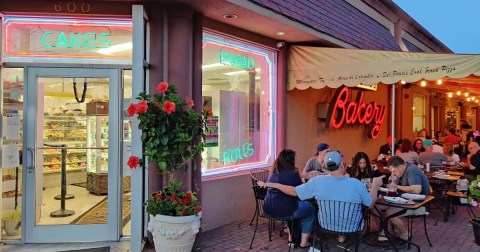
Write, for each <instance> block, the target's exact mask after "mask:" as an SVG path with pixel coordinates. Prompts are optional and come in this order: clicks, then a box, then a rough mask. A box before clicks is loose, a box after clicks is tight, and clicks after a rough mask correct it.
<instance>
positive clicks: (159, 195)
mask: <svg viewBox="0 0 480 252" xmlns="http://www.w3.org/2000/svg"><path fill="white" fill-rule="evenodd" d="M157 199H159V200H161V199H163V194H162V193H161V192H159V193H158V194H157Z"/></svg>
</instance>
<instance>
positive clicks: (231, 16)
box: [223, 14, 238, 19]
mask: <svg viewBox="0 0 480 252" xmlns="http://www.w3.org/2000/svg"><path fill="white" fill-rule="evenodd" d="M237 17H238V16H237V14H225V15H223V18H226V19H234V18H237Z"/></svg>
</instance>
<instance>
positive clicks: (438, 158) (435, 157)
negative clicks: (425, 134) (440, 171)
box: [418, 139, 453, 166]
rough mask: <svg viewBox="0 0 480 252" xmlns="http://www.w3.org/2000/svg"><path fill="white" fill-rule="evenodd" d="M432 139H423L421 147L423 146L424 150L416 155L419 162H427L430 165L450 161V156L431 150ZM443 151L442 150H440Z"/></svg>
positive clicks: (451, 159)
mask: <svg viewBox="0 0 480 252" xmlns="http://www.w3.org/2000/svg"><path fill="white" fill-rule="evenodd" d="M432 145H433V144H432V141H431V140H428V139H427V140H425V141H424V142H423V148H425V151H424V152H422V153H420V155H418V157H419V158H420V163H421V164H427V163H429V164H430V165H439V166H440V165H443V162H447V161H448V162H452V161H453V158H452V157H447V156H446V155H445V154H443V153H439V152H434V151H433V146H432ZM442 152H443V151H442Z"/></svg>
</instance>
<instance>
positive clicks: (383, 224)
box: [369, 196, 435, 252]
mask: <svg viewBox="0 0 480 252" xmlns="http://www.w3.org/2000/svg"><path fill="white" fill-rule="evenodd" d="M434 198H435V197H433V196H427V197H425V199H424V200H423V201H421V202H414V204H395V203H391V202H388V201H386V200H385V199H384V198H383V197H382V196H381V197H379V198H378V199H377V201H376V202H375V206H374V208H375V210H376V211H377V213H378V217H379V219H380V229H379V231H378V232H376V235H377V236H378V234H379V233H380V232H381V231H382V230H383V232H384V234H385V237H386V238H387V239H388V242H389V243H390V245H391V246H392V247H393V248H394V249H395V251H397V252H398V249H397V247H395V244H394V241H393V239H392V238H396V239H399V240H402V241H405V242H407V243H409V244H410V245H413V246H415V247H416V248H417V249H418V251H419V252H420V247H419V246H418V245H417V244H415V243H413V242H411V241H410V240H411V239H410V236H411V235H412V234H409V237H408V238H409V239H408V240H404V239H402V238H400V237H398V236H395V235H394V234H391V233H389V232H388V221H389V220H390V219H391V218H394V217H397V216H401V215H403V214H405V213H406V212H407V210H416V209H418V208H420V207H423V206H425V204H427V203H428V202H430V201H432V200H433V199H434ZM379 205H382V206H388V207H396V208H399V209H401V210H400V211H398V212H396V213H394V214H392V215H389V216H383V214H382V211H381V210H380V209H378V207H377V206H379ZM369 236H370V235H369ZM370 245H372V244H370Z"/></svg>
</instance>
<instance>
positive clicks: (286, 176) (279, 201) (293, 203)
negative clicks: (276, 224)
mask: <svg viewBox="0 0 480 252" xmlns="http://www.w3.org/2000/svg"><path fill="white" fill-rule="evenodd" d="M267 182H270V183H279V184H282V185H289V186H297V185H300V184H302V179H301V178H300V174H298V172H296V171H293V170H288V169H283V168H280V167H279V169H278V173H273V174H272V175H270V176H269V177H268V179H267ZM270 190H276V189H270ZM273 197H274V195H272V194H271V193H270V191H268V192H267V196H266V197H265V201H264V202H263V209H264V210H265V212H266V213H268V214H270V215H272V216H276V217H285V216H289V215H290V214H292V213H293V212H294V211H295V210H296V209H297V201H298V199H297V197H293V196H289V195H286V194H284V193H281V192H280V193H277V194H275V198H273ZM274 204H275V205H274Z"/></svg>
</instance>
